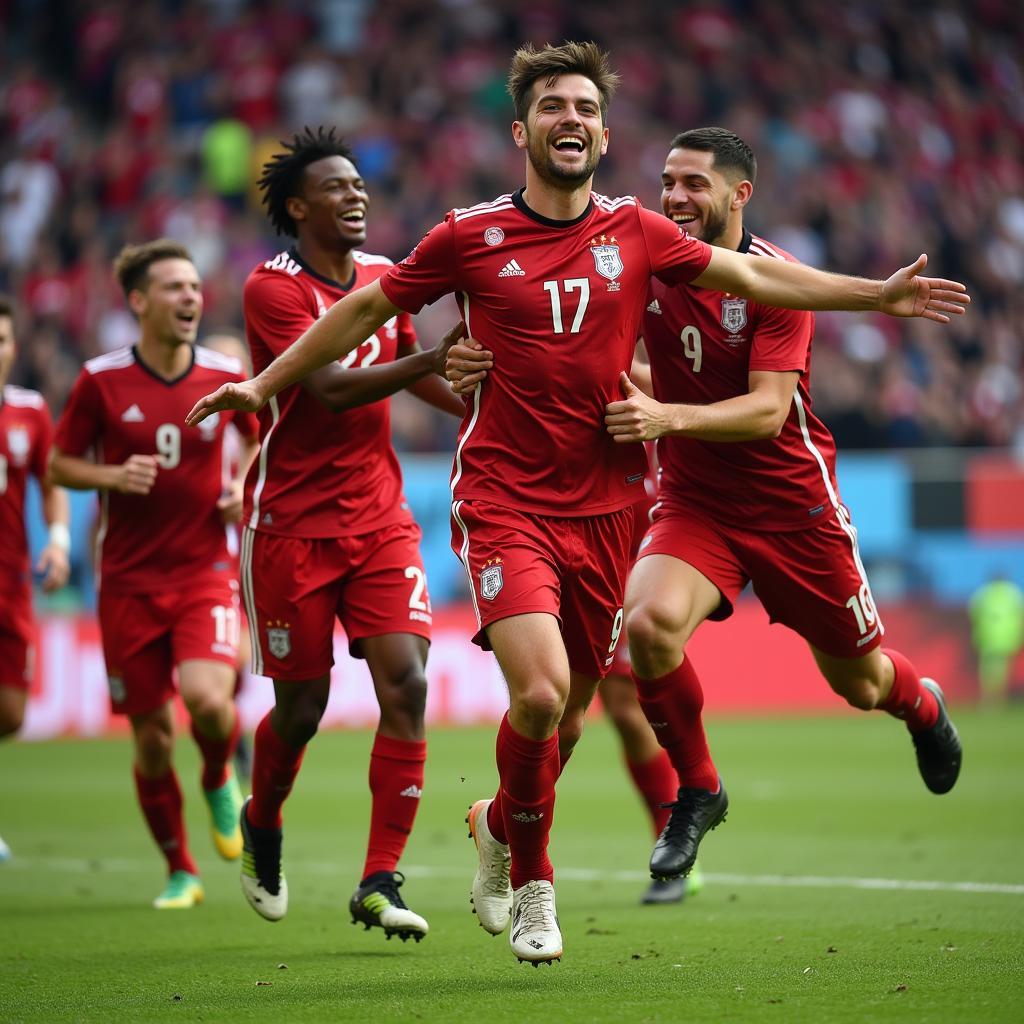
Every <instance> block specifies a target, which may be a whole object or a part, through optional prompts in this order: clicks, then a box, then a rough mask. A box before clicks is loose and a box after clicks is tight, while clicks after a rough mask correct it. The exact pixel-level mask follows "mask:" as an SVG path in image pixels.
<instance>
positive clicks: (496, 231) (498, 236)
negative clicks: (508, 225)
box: [484, 227, 505, 245]
mask: <svg viewBox="0 0 1024 1024" xmlns="http://www.w3.org/2000/svg"><path fill="white" fill-rule="evenodd" d="M484 241H485V242H486V243H487V244H488V245H501V243H502V242H504V241H505V232H504V231H502V230H501V228H495V227H491V228H488V229H487V230H486V231H485V232H484Z"/></svg>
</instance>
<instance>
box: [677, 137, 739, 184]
mask: <svg viewBox="0 0 1024 1024" xmlns="http://www.w3.org/2000/svg"><path fill="white" fill-rule="evenodd" d="M669 148H670V149H696V150H699V151H700V152H702V153H714V155H715V160H714V163H713V164H712V166H713V167H714V168H715V170H716V171H721V172H722V173H723V174H724V173H726V172H729V171H732V172H733V173H734V174H736V175H738V176H739V177H740V178H745V179H746V180H747V181H749V182H750V183H751V184H753V183H754V179H755V178H756V177H757V157H755V156H754V151H753V150H752V149H751V148H750V147H749V146H748V145H747V144H746V143H745V142H744V141H743V140H742V139H741V138H740V137H739V136H738V135H736V134H735V133H733V132H730V131H729V130H728V129H726V128H692V129H690V131H688V132H680V133H679V134H678V135H677V136H676V137H675V138H674V139H673V140H672V145H671V146H670V147H669Z"/></svg>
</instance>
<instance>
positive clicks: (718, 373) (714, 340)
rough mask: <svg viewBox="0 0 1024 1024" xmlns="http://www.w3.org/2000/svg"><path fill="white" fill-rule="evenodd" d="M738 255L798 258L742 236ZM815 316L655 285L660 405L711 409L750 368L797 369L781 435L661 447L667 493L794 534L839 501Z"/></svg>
mask: <svg viewBox="0 0 1024 1024" xmlns="http://www.w3.org/2000/svg"><path fill="white" fill-rule="evenodd" d="M739 249H740V252H749V253H750V254H751V255H757V256H758V257H759V258H762V259H779V260H789V261H790V262H795V260H794V259H793V257H792V256H790V255H789V254H788V253H786V252H784V251H783V250H781V249H779V248H778V247H776V246H773V245H770V244H769V243H767V242H765V241H764V240H763V239H760V238H757V237H755V236H753V235H751V234H750V232H749V231H746V230H744V233H743V241H742V242H741V243H740V247H739ZM813 336H814V317H813V315H812V314H810V313H807V312H803V311H800V310H790V309H777V308H774V307H772V306H765V305H762V304H761V303H758V302H754V301H752V300H749V299H740V298H735V297H734V296H731V295H729V294H727V293H724V292H717V291H711V290H708V289H704V288H668V287H665V286H664V285H662V284H660V283H659V282H657V281H653V282H652V285H651V294H650V297H649V303H648V306H647V311H646V313H645V314H644V321H643V337H644V343H645V345H646V347H647V353H648V356H649V358H650V361H651V373H652V377H653V381H654V394H655V397H656V398H657V399H658V401H660V402H669V403H671V402H675V403H681V404H694V405H708V404H710V403H712V402H720V401H723V400H724V399H728V398H735V397H736V396H737V395H742V394H746V393H747V391H748V390H749V379H748V374H749V373H750V371H751V370H770V371H775V372H785V371H792V370H796V371H799V373H800V380H799V383H798V384H797V388H796V391H795V393H794V395H793V403H792V406H791V407H790V410H789V415H788V416H787V418H786V422H785V425H784V426H783V428H782V433H781V434H780V435H779V436H778V437H777V438H772V439H766V440H761V441H743V442H714V441H697V440H694V439H692V438H686V437H664V438H661V439H660V440H659V441H658V459H659V461H660V464H661V492H660V493H661V494H662V495H665V494H671V493H673V492H676V493H679V494H681V495H682V496H683V497H685V498H686V500H687V501H690V502H694V503H696V504H698V505H700V506H701V507H703V508H706V509H707V510H708V511H709V512H710V513H712V514H713V515H714V517H715V518H716V519H717V520H720V521H722V522H725V523H729V524H732V525H735V526H742V527H745V528H747V529H751V530H796V529H803V528H804V527H807V526H811V525H813V524H815V523H816V522H817V521H818V520H819V519H820V517H821V516H823V515H825V514H826V512H827V513H831V512H832V511H833V508H834V506H835V505H836V504H838V500H839V499H838V488H837V486H836V479H835V442H834V441H833V440H832V435H831V434H830V433H829V432H828V429H827V428H826V427H825V425H824V424H823V423H822V422H821V421H820V420H819V419H818V418H817V417H816V416H815V415H814V413H813V412H812V410H811V394H810V383H811V379H810V370H811V341H812V339H813Z"/></svg>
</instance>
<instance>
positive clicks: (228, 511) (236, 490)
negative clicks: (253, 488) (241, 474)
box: [217, 480, 244, 523]
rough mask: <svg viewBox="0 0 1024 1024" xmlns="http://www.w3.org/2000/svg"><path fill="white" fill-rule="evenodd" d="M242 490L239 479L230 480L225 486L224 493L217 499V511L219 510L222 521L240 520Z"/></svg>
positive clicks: (242, 486)
mask: <svg viewBox="0 0 1024 1024" xmlns="http://www.w3.org/2000/svg"><path fill="white" fill-rule="evenodd" d="M243 491H244V484H243V483H242V481H241V480H232V481H231V482H230V483H229V484H227V485H226V486H225V488H224V493H223V494H222V495H221V496H220V497H219V498H218V499H217V511H218V512H220V519H221V522H222V523H238V522H241V519H242V492H243Z"/></svg>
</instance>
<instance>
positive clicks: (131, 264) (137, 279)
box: [114, 238, 192, 298]
mask: <svg viewBox="0 0 1024 1024" xmlns="http://www.w3.org/2000/svg"><path fill="white" fill-rule="evenodd" d="M160 260H188V261H189V263H191V262H192V254H191V253H190V252H189V251H188V249H186V248H185V246H183V245H182V244H181V243H180V242H175V241H173V240H172V239H170V238H158V239H157V240H156V241H155V242H143V243H142V245H126V246H125V247H124V248H123V249H122V250H121V251H120V252H119V253H118V254H117V258H116V259H115V260H114V277H116V278H117V282H118V284H120V285H121V290H122V291H123V292H124V294H125V298H127V297H128V295H129V294H130V293H131V292H134V291H145V290H146V285H147V284H148V283H149V280H148V279H149V268H150V267H151V266H152V265H153V264H154V263H159V262H160Z"/></svg>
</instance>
